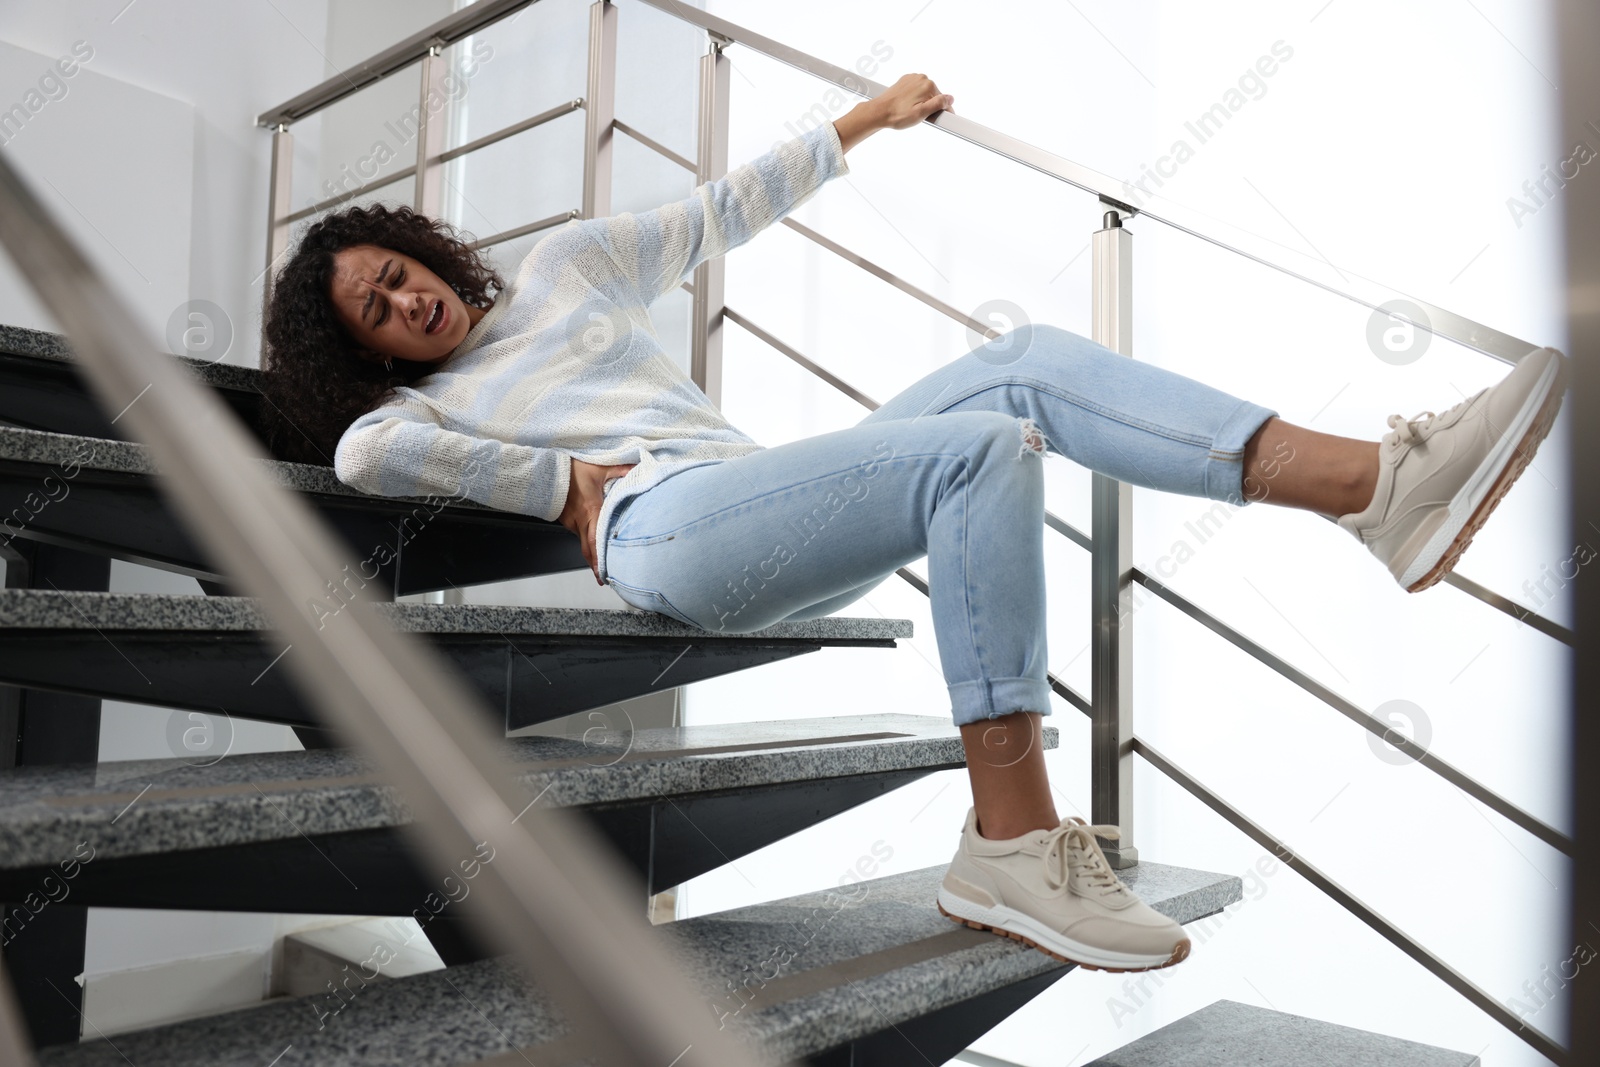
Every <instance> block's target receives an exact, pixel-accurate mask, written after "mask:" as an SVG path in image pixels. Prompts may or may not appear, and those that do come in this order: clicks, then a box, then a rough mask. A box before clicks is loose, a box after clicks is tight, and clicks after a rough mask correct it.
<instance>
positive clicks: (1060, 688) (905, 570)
mask: <svg viewBox="0 0 1600 1067" xmlns="http://www.w3.org/2000/svg"><path fill="white" fill-rule="evenodd" d="M895 573H896V574H898V575H899V576H900V577H902V578H904V579H905V580H906V581H907V582H910V583H911V586H912V588H914V589H915V590H916V591H917V592H919V593H921V594H922V595H923V596H928V595H929V594H928V583H927V582H925V581H923V580H922V576H921V575H919V574H918V573H917V572H916V571H914V570H912V569H911V568H910V567H901V568H900V569H899V570H897V571H895ZM1045 677H1046V678H1047V679H1048V680H1049V682H1050V688H1051V689H1052V690H1054V691H1055V694H1056V695H1057V696H1059V697H1060V698H1061V699H1063V700H1065V701H1066V702H1067V703H1068V704H1071V705H1072V706H1073V707H1075V708H1077V709H1078V710H1079V711H1081V712H1083V713H1084V714H1085V715H1088V716H1089V717H1090V718H1093V717H1094V709H1093V707H1091V706H1090V704H1089V699H1088V698H1087V697H1085V696H1084V695H1083V694H1082V693H1080V692H1078V691H1077V690H1076V689H1074V688H1072V686H1070V685H1068V684H1067V683H1066V682H1063V681H1062V680H1061V679H1060V678H1058V677H1057V676H1056V675H1055V674H1054V673H1053V672H1051V671H1046V672H1045Z"/></svg>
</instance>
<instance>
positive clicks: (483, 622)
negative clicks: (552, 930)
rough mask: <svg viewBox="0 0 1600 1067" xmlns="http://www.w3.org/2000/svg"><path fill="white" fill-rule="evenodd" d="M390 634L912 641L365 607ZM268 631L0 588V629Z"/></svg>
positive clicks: (639, 618)
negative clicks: (385, 624)
mask: <svg viewBox="0 0 1600 1067" xmlns="http://www.w3.org/2000/svg"><path fill="white" fill-rule="evenodd" d="M367 606H369V607H371V608H372V610H373V611H375V612H376V613H377V614H378V616H379V617H380V618H382V619H384V620H386V621H388V622H389V623H390V624H391V625H392V627H393V628H394V629H396V630H400V631H403V632H405V633H418V634H446V633H450V634H487V635H491V636H494V637H504V636H505V635H509V634H516V635H519V636H523V635H563V636H583V637H669V638H676V637H688V638H694V639H696V640H702V641H704V640H727V641H745V640H754V641H761V640H771V639H784V640H806V641H823V642H826V641H886V640H894V639H896V638H902V637H910V636H912V632H913V626H912V623H911V620H909V619H886V618H881V617H848V616H844V617H841V616H826V617H824V618H820V619H811V620H809V621H804V622H778V623H774V624H773V625H771V626H769V627H767V628H766V629H764V630H756V631H752V632H750V633H743V634H731V633H730V634H723V633H717V632H715V631H709V630H702V629H701V628H699V627H698V626H690V625H687V624H686V623H681V622H678V621H677V620H676V619H673V618H669V617H668V616H666V615H662V614H660V613H659V612H654V611H639V610H636V609H611V608H546V607H532V606H528V605H521V604H414V603H406V604H395V603H386V602H371V603H369V604H368V605H367ZM16 629H27V630H35V629H39V630H43V629H49V630H90V629H93V630H121V631H128V630H181V631H191V632H192V631H220V630H267V629H270V627H269V626H268V624H267V618H266V615H265V613H264V612H263V611H262V610H261V607H260V602H259V601H258V600H257V599H256V598H254V597H238V596H198V595H193V594H184V593H100V592H79V591H75V590H59V589H3V590H0V630H16Z"/></svg>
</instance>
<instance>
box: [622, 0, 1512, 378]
mask: <svg viewBox="0 0 1600 1067" xmlns="http://www.w3.org/2000/svg"><path fill="white" fill-rule="evenodd" d="M639 2H640V3H644V4H649V5H650V6H651V7H654V8H656V9H658V10H660V11H664V12H666V13H667V14H669V15H672V16H673V17H675V18H677V19H679V20H681V21H683V22H687V23H689V24H691V25H694V26H699V27H700V28H702V29H704V30H706V31H707V32H709V33H712V34H715V35H716V36H718V37H721V38H724V39H726V40H729V41H731V42H733V43H734V44H739V45H744V46H745V47H746V48H749V49H750V50H752V51H754V52H759V53H761V54H762V55H764V56H767V57H768V58H769V59H774V60H777V61H778V62H779V63H783V64H786V65H788V66H791V67H794V68H795V69H797V70H802V71H805V72H806V73H807V74H811V75H814V76H816V77H818V78H821V79H822V80H823V81H827V82H831V83H833V84H834V85H836V86H838V87H839V88H841V89H843V90H845V91H846V92H850V93H854V94H856V95H857V96H862V97H872V96H876V95H877V94H879V93H881V92H883V90H884V88H885V86H883V85H880V84H879V83H878V82H875V81H872V80H871V79H869V78H864V77H862V76H861V75H859V74H856V73H854V72H852V71H848V70H845V69H844V68H843V67H838V66H835V65H834V64H832V63H829V62H828V61H826V60H824V59H819V58H817V57H816V56H813V55H808V54H807V53H805V52H802V51H800V50H799V49H797V48H791V47H789V46H788V45H786V44H782V43H780V42H778V41H775V40H773V39H772V38H770V37H765V36H763V35H761V34H759V33H756V32H755V31H754V30H749V29H746V28H745V27H743V26H740V25H738V24H736V23H733V22H729V21H728V20H727V19H723V18H718V17H717V16H716V15H711V14H708V13H706V12H704V11H700V10H698V9H695V8H691V7H686V6H684V5H682V4H680V3H678V2H677V0H639ZM927 121H928V123H929V125H932V126H934V127H937V128H938V129H940V130H943V131H944V132H946V133H948V134H951V135H953V136H956V137H959V138H961V139H962V140H964V141H969V142H971V143H972V144H975V145H977V146H978V147H980V148H985V149H988V150H989V151H991V152H994V153H995V154H996V155H999V156H1003V157H1005V158H1006V159H1009V160H1011V161H1013V162H1015V163H1021V164H1022V165H1023V166H1025V167H1028V168H1030V169H1032V170H1036V171H1038V172H1040V173H1041V174H1046V175H1049V176H1050V177H1052V178H1056V179H1058V180H1060V181H1063V182H1066V183H1067V184H1068V185H1072V186H1075V187H1077V188H1079V189H1082V190H1083V191H1084V192H1087V193H1093V194H1094V195H1095V196H1096V197H1098V198H1099V199H1100V200H1101V201H1102V202H1104V203H1106V204H1109V205H1112V206H1114V207H1117V208H1119V209H1121V210H1123V211H1126V212H1128V213H1129V214H1138V215H1143V216H1145V217H1146V218H1149V219H1153V220H1154V221H1156V222H1160V223H1163V224H1164V225H1167V226H1171V227H1172V228H1173V229H1176V230H1179V231H1181V232H1183V233H1186V234H1188V235H1189V236H1191V237H1196V238H1199V239H1200V240H1202V241H1205V242H1207V243H1209V244H1213V245H1216V246H1217V247H1218V248H1222V249H1224V250H1226V251H1229V252H1233V253H1235V254H1237V255H1241V256H1244V257H1246V258H1247V259H1252V260H1255V261H1256V262H1257V263H1259V264H1261V265H1262V266H1264V267H1271V268H1272V269H1273V270H1277V271H1282V272H1283V273H1285V274H1288V275H1289V276H1290V277H1293V278H1297V279H1299V280H1300V281H1303V282H1307V283H1309V284H1311V285H1315V286H1317V287H1319V288H1322V289H1326V290H1327V291H1328V292H1330V293H1333V294H1334V295H1336V296H1342V297H1344V298H1345V299H1347V300H1353V301H1355V302H1356V303H1358V304H1363V305H1365V306H1367V307H1370V308H1373V309H1377V308H1379V307H1380V305H1382V304H1384V303H1386V302H1388V301H1392V300H1406V301H1409V302H1411V303H1412V304H1415V305H1416V306H1417V307H1418V308H1420V309H1421V311H1422V313H1423V316H1424V319H1425V321H1419V322H1415V323H1414V325H1416V326H1418V327H1419V328H1422V329H1425V330H1428V331H1430V332H1432V333H1434V334H1436V335H1438V336H1440V337H1447V338H1449V339H1450V340H1452V341H1456V342H1458V343H1460V344H1463V345H1466V346H1467V347H1468V348H1473V349H1476V350H1478V351H1479V352H1482V353H1484V354H1485V355H1490V356H1494V357H1496V358H1498V359H1502V360H1505V361H1506V362H1508V363H1515V362H1516V361H1517V360H1519V359H1521V358H1522V357H1523V356H1524V355H1526V354H1528V353H1529V352H1531V351H1533V350H1534V349H1535V348H1537V347H1539V346H1537V345H1534V344H1531V343H1530V342H1527V341H1523V340H1521V339H1520V338H1517V337H1513V336H1511V335H1510V334H1507V333H1502V332H1501V331H1499V330H1495V329H1492V328H1491V327H1488V326H1484V325H1483V324H1481V323H1477V322H1474V321H1472V320H1471V319H1468V318H1466V317H1465V316H1462V315H1457V314H1456V313H1454V312H1452V311H1448V310H1446V309H1444V308H1441V307H1438V306H1436V305H1434V304H1431V303H1429V302H1428V301H1426V300H1422V299H1420V298H1418V297H1414V296H1408V295H1406V294H1405V293H1402V292H1399V291H1398V290H1395V289H1390V288H1388V287H1387V286H1384V285H1382V284H1380V283H1378V282H1374V281H1372V280H1370V279H1367V278H1363V277H1361V276H1359V275H1355V274H1351V273H1350V272H1349V271H1346V270H1340V269H1338V268H1334V267H1332V265H1331V264H1326V263H1324V262H1322V261H1313V260H1310V259H1309V257H1305V256H1303V254H1302V253H1299V252H1296V251H1294V250H1293V249H1290V248H1286V247H1284V246H1282V245H1278V244H1277V243H1276V242H1273V241H1268V240H1267V239H1265V238H1262V237H1259V236H1256V235H1254V234H1250V235H1245V236H1244V237H1241V236H1235V237H1234V240H1235V241H1236V242H1237V241H1242V240H1245V239H1246V238H1248V239H1249V240H1251V241H1253V242H1255V243H1258V244H1270V245H1273V246H1274V247H1275V248H1277V249H1280V250H1281V252H1280V253H1279V254H1280V255H1288V256H1292V257H1296V258H1300V259H1303V260H1305V262H1304V263H1303V265H1302V266H1300V267H1299V268H1290V267H1288V266H1286V265H1284V264H1282V263H1280V262H1277V261H1275V260H1273V259H1271V258H1268V257H1267V256H1266V255H1265V254H1264V253H1256V252H1251V251H1248V250H1246V249H1244V248H1241V247H1236V246H1235V245H1234V244H1229V243H1227V242H1225V241H1222V240H1220V239H1218V238H1215V237H1213V236H1211V235H1210V234H1208V233H1206V232H1205V228H1206V226H1208V225H1209V226H1213V227H1215V226H1221V227H1226V228H1232V229H1237V228H1236V227H1229V224H1227V223H1224V222H1221V221H1220V220H1216V219H1208V221H1207V222H1200V221H1198V220H1197V219H1196V216H1200V215H1201V213H1200V212H1198V211H1195V210H1194V209H1193V208H1188V207H1185V206H1183V205H1181V204H1177V203H1174V202H1172V201H1170V200H1167V199H1166V198H1164V197H1161V196H1159V195H1152V196H1148V197H1147V196H1143V195H1142V194H1141V197H1140V199H1141V201H1142V203H1141V204H1140V205H1138V206H1135V205H1133V204H1130V203H1129V202H1128V200H1129V196H1128V193H1127V191H1126V190H1125V188H1124V186H1123V183H1121V182H1119V181H1117V180H1116V179H1114V178H1111V177H1110V176H1108V175H1105V174H1101V173H1100V172H1099V171H1096V170H1093V169H1091V168H1089V167H1085V166H1083V165H1081V164H1078V163H1074V162H1073V161H1072V160H1070V159H1065V158H1063V157H1061V156H1058V155H1055V154H1054V153H1051V152H1046V151H1045V150H1043V149H1042V148H1038V147H1036V146H1034V145H1030V144H1028V143H1027V142H1025V141H1021V140H1018V139H1017V138H1015V137H1012V136H1011V135H1009V134H1005V133H1001V132H1000V131H999V130H994V129H990V128H989V127H987V126H984V125H981V124H979V123H976V122H973V121H972V120H971V119H967V118H964V117H962V116H960V115H957V114H955V113H953V112H948V111H943V112H939V113H938V114H936V115H934V116H932V117H931V118H930V119H928V120H927ZM1152 201H1153V202H1156V203H1157V205H1158V206H1157V208H1156V209H1155V210H1152V209H1151V208H1150V207H1149V206H1147V205H1148V204H1149V203H1150V202H1152ZM1238 233H1239V234H1243V231H1238ZM1324 267H1328V268H1331V269H1332V270H1333V271H1334V273H1336V274H1338V275H1339V277H1340V279H1341V281H1342V282H1343V283H1344V284H1343V285H1342V286H1341V285H1340V284H1336V283H1334V282H1332V281H1329V280H1326V279H1322V278H1317V277H1314V276H1313V273H1312V272H1315V271H1320V270H1321V269H1322V268H1324Z"/></svg>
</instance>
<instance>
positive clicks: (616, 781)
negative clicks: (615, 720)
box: [0, 714, 1058, 921]
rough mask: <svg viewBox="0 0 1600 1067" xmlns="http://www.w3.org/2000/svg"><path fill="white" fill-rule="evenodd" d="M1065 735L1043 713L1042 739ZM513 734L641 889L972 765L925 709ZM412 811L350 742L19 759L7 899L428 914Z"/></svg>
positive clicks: (7, 818) (541, 779)
mask: <svg viewBox="0 0 1600 1067" xmlns="http://www.w3.org/2000/svg"><path fill="white" fill-rule="evenodd" d="M1057 738H1058V735H1057V731H1056V730H1055V729H1054V728H1053V727H1051V728H1047V730H1046V736H1045V743H1046V745H1047V747H1051V748H1053V747H1055V746H1056V744H1057V743H1058V742H1057ZM505 745H506V749H507V752H508V755H509V756H510V758H511V760H512V762H513V763H514V765H515V766H516V768H517V771H516V773H517V780H518V783H519V784H520V785H521V786H522V787H523V788H525V789H526V790H527V794H528V798H529V803H530V806H531V805H532V804H535V803H537V804H538V805H540V806H542V807H560V808H573V809H579V810H581V811H582V812H584V813H585V814H586V815H587V816H588V817H589V818H590V819H591V820H592V821H593V823H594V824H595V825H596V826H597V828H598V829H599V830H600V831H601V832H602V833H603V834H604V836H605V837H606V838H607V839H609V840H610V841H611V842H612V843H613V844H614V845H615V846H616V847H617V849H618V850H619V852H620V853H621V855H622V856H624V857H625V858H626V859H627V860H628V861H629V862H630V863H631V864H632V866H633V867H634V869H636V870H637V871H638V872H639V873H640V877H641V900H642V897H643V894H644V893H654V892H659V891H661V890H663V889H666V888H669V887H671V886H674V885H678V884H680V883H682V882H684V881H687V880H688V879H690V878H693V877H695V876H696V875H699V874H703V873H705V872H706V871H709V870H713V869H715V868H717V867H720V866H722V865H724V864H726V863H728V862H730V861H733V860H737V859H738V858H739V857H740V856H743V855H746V854H748V853H750V852H752V851H754V850H756V849H758V848H762V847H764V846H766V845H769V844H771V843H773V842H774V841H778V840H781V839H782V838H784V837H787V836H788V835H790V834H792V833H795V832H797V831H799V830H802V829H805V828H806V827H809V826H812V825H814V824H816V823H818V822H820V821H822V820H824V819H827V818H829V817H831V816H833V815H835V814H838V813H839V812H841V811H845V810H847V809H849V808H852V807H854V806H856V805H857V804H860V803H863V802H864V801H867V800H871V799H873V798H875V797H879V796H882V795H884V794H885V793H888V792H890V791H892V790H894V789H897V788H899V787H900V786H902V785H906V784H908V783H910V782H913V781H916V780H917V779H919V778H921V777H923V776H925V775H927V774H930V773H932V772H934V771H940V770H951V769H956V768H960V767H963V766H965V761H964V756H963V751H962V747H961V737H960V733H959V731H958V729H957V728H956V727H955V726H954V725H953V724H952V723H950V721H949V720H948V719H943V718H934V717H930V716H921V715H898V714H876V715H846V716H836V717H828V718H812V719H794V720H781V721H775V722H755V723H743V724H734V725H715V726H713V725H707V726H690V727H679V728H650V729H641V730H637V731H630V730H627V729H625V728H623V729H613V730H595V731H592V732H590V733H588V734H586V736H585V737H584V738H582V739H569V738H562V737H542V736H541V737H524V738H514V739H511V740H508V741H506V742H505ZM407 821H408V817H407V815H406V812H405V810H404V809H403V807H402V806H401V805H400V804H399V802H398V801H397V800H396V798H395V794H394V791H393V790H392V789H390V788H389V787H388V786H386V785H384V784H383V783H382V782H381V781H380V780H379V779H378V778H377V777H376V776H375V775H374V774H373V772H372V770H371V768H370V766H369V764H368V762H367V761H366V760H364V759H363V758H361V757H360V756H358V755H356V754H355V753H353V752H351V751H348V750H339V749H320V750H314V751H305V752H272V753H257V754H250V755H237V756H224V757H222V758H220V759H216V760H214V761H207V762H203V763H196V762H194V761H186V760H177V759H173V760H145V761H127V762H115V763H101V764H98V765H74V766H57V767H22V768H13V769H11V770H8V771H4V772H0V900H8V901H26V900H27V899H28V897H29V895H30V894H31V895H34V896H37V895H38V891H39V886H40V885H43V884H46V882H45V880H46V878H47V877H48V876H51V875H52V874H53V875H54V880H53V882H52V883H51V884H60V885H65V886H66V887H67V889H68V891H69V892H70V896H71V899H72V900H73V902H74V903H76V904H82V905H87V906H110V907H148V908H192V909H199V910H210V911H265V912H285V911H292V912H310V913H326V914H340V915H408V914H414V913H416V912H417V911H418V910H419V909H424V910H422V918H428V917H429V916H430V915H431V914H432V913H433V912H436V911H437V910H438V909H432V910H427V909H425V908H424V902H425V900H426V899H427V898H428V897H429V896H430V894H433V895H435V896H436V895H437V894H438V893H439V884H438V883H439V876H438V875H437V874H436V873H430V872H429V871H428V870H425V869H424V868H423V867H422V866H419V865H418V863H417V862H416V861H415V859H414V857H413V854H412V851H411V848H410V843H409V840H408V839H407V838H406V837H405V836H403V835H402V833H401V832H400V831H401V828H402V827H403V825H404V824H405V823H406V822H407ZM69 867H70V869H71V871H72V874H71V876H70V877H64V873H65V871H66V869H68V868H69ZM463 906H465V905H463ZM446 910H447V911H448V912H449V913H450V915H451V916H452V917H453V916H455V915H457V913H458V911H459V909H457V908H454V907H452V908H450V909H446ZM419 921H421V919H419Z"/></svg>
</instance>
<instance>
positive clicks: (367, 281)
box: [329, 245, 484, 363]
mask: <svg viewBox="0 0 1600 1067" xmlns="http://www.w3.org/2000/svg"><path fill="white" fill-rule="evenodd" d="M329 290H330V291H329V296H330V297H331V299H332V300H333V307H334V313H335V314H336V315H338V317H339V321H340V322H342V323H344V325H345V328H346V329H348V330H349V331H350V336H352V337H354V338H355V340H356V343H357V344H359V345H361V346H362V347H363V348H365V349H368V350H369V352H368V353H366V358H369V359H374V360H376V361H377V362H380V363H381V362H383V361H384V360H385V359H403V360H409V361H411V362H414V363H437V362H440V361H441V360H443V359H444V358H445V357H446V356H448V355H449V354H450V353H451V352H452V351H453V350H454V349H455V347H456V346H457V345H459V344H460V343H461V342H462V341H463V340H465V339H466V336H467V333H468V331H470V330H471V329H472V327H473V326H474V325H475V324H476V323H477V321H478V320H479V319H480V318H482V317H483V314H484V312H483V309H482V308H469V307H468V306H467V305H466V304H465V303H464V302H463V301H462V299H461V298H460V297H459V296H457V295H456V292H455V290H454V289H452V288H450V286H449V285H447V284H445V282H444V281H443V279H441V278H440V277H439V276H438V275H437V274H435V273H433V271H431V270H429V269H428V268H427V267H424V266H423V265H422V264H421V263H419V262H417V261H416V260H414V259H412V258H411V257H410V256H407V255H404V254H402V253H400V252H394V251H391V250H389V249H387V248H379V247H378V246H377V245H356V246H354V247H352V248H346V249H345V250H344V251H342V252H338V253H335V255H334V257H333V280H332V281H331V282H330V283H329Z"/></svg>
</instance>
